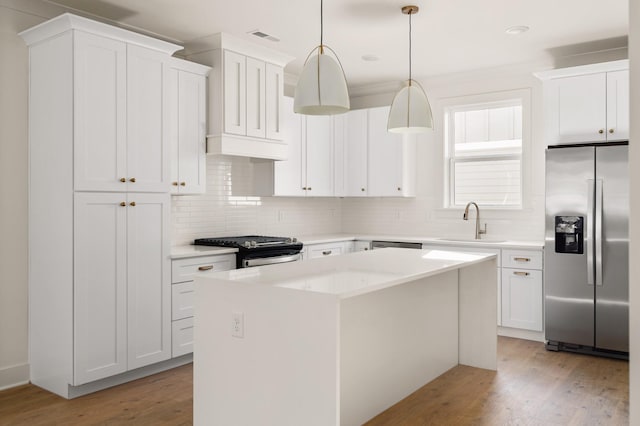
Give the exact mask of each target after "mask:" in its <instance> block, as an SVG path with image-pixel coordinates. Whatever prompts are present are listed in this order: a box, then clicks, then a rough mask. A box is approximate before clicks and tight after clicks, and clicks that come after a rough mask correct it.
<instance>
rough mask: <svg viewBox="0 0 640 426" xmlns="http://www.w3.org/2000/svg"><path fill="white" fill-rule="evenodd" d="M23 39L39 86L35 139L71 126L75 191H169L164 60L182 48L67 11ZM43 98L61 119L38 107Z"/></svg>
mask: <svg viewBox="0 0 640 426" xmlns="http://www.w3.org/2000/svg"><path fill="white" fill-rule="evenodd" d="M53 22H55V23H56V24H55V25H54V24H53ZM22 36H23V38H24V39H25V41H26V42H27V44H29V46H30V73H31V84H32V85H36V86H37V87H35V86H34V87H32V89H35V90H32V91H35V92H36V93H35V94H34V96H32V99H31V113H30V114H31V115H30V119H32V120H34V123H30V125H31V128H32V129H33V130H32V136H33V137H35V138H38V137H40V136H41V135H40V134H39V133H38V132H48V133H49V134H53V128H54V126H57V128H56V131H61V130H62V129H70V130H71V132H69V134H67V135H66V137H68V138H70V140H72V141H73V146H72V149H73V159H74V162H73V171H74V189H75V190H77V191H135V192H168V190H169V144H168V140H167V137H166V134H165V133H164V130H163V120H164V114H165V111H164V110H165V108H166V105H165V104H164V103H163V86H164V79H165V77H166V76H165V69H164V62H165V59H167V58H169V57H170V55H171V53H173V52H174V51H176V50H178V49H179V48H180V46H177V45H174V44H171V43H165V42H161V41H159V40H155V39H151V38H149V37H146V36H142V35H139V34H135V33H132V32H130V31H125V30H122V29H119V28H115V27H111V26H108V25H105V24H101V23H97V22H94V21H90V20H88V19H84V18H80V17H77V16H74V15H70V14H64V15H61V16H59V17H57V18H55V19H54V20H51V21H48V22H47V23H44V24H42V25H40V26H37V27H34V28H32V29H30V30H28V31H26V32H23V33H22ZM54 73H55V74H54ZM48 96H50V97H52V98H53V99H57V100H58V102H57V103H56V104H55V106H54V107H55V108H57V109H58V110H59V111H58V112H59V113H60V114H62V113H64V119H65V121H64V122H60V121H56V122H54V121H53V119H52V118H51V117H53V115H52V114H51V112H50V111H49V114H45V111H41V110H40V108H50V107H51V106H50V104H49V103H48V102H46V100H45V99H44V98H46V97H48ZM40 113H42V114H40ZM36 128H37V129H36ZM33 132H35V133H33ZM52 143H53V141H52Z"/></svg>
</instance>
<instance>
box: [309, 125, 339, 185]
mask: <svg viewBox="0 0 640 426" xmlns="http://www.w3.org/2000/svg"><path fill="white" fill-rule="evenodd" d="M303 129H304V132H303V135H304V145H303V150H304V157H303V158H304V159H305V167H304V173H303V176H305V180H304V181H305V185H304V187H303V188H305V190H306V193H307V195H309V196H316V197H318V196H321V197H322V196H333V195H334V167H335V163H336V162H335V161H334V157H333V156H334V144H333V120H332V117H331V116H329V115H307V116H304V118H303Z"/></svg>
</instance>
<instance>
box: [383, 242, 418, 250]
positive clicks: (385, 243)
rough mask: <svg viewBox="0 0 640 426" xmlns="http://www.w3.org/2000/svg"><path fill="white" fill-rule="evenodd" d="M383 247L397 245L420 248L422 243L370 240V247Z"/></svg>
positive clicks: (399, 246)
mask: <svg viewBox="0 0 640 426" xmlns="http://www.w3.org/2000/svg"><path fill="white" fill-rule="evenodd" d="M385 247H398V248H410V249H418V250H422V243H408V242H404V241H371V249H372V250H375V249H381V248H385Z"/></svg>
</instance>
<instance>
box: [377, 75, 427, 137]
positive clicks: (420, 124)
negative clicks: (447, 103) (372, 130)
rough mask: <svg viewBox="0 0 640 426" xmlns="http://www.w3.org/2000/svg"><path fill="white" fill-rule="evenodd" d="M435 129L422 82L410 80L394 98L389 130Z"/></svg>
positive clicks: (422, 130)
mask: <svg viewBox="0 0 640 426" xmlns="http://www.w3.org/2000/svg"><path fill="white" fill-rule="evenodd" d="M429 129H433V115H432V114H431V106H430V105H429V100H428V99H427V94H426V93H424V90H422V87H421V86H420V84H418V82H417V81H415V80H409V81H407V82H406V85H405V86H404V87H403V88H402V89H400V91H399V92H398V93H396V96H395V97H394V98H393V103H392V104H391V110H390V111H389V121H388V122H387V130H388V131H390V132H393V133H422V132H426V131H427V130H429Z"/></svg>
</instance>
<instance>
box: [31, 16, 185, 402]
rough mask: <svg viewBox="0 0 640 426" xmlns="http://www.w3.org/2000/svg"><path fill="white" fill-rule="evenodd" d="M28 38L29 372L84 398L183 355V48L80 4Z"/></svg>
mask: <svg viewBox="0 0 640 426" xmlns="http://www.w3.org/2000/svg"><path fill="white" fill-rule="evenodd" d="M20 35H21V36H22V37H23V39H24V40H25V42H26V43H27V45H28V46H29V328H30V330H29V347H30V367H31V381H32V382H33V383H34V384H36V385H38V386H40V387H43V388H45V389H48V390H50V391H52V392H55V393H57V394H59V395H61V396H63V397H65V398H72V397H75V396H78V395H82V394H84V393H88V392H91V391H93V390H97V389H99V388H102V387H107V386H110V385H113V384H117V383H120V382H123V381H126V380H131V379H132V378H135V377H139V376H142V375H144V374H149V372H146V373H145V371H144V368H143V369H141V368H140V367H146V368H147V369H150V368H153V369H155V371H157V370H159V369H162V367H159V365H160V364H157V363H159V362H164V363H165V364H167V363H170V362H171V361H167V360H169V359H170V358H171V281H170V263H169V248H170V241H169V234H170V232H169V214H170V195H169V190H170V186H171V185H170V163H169V152H170V151H169V148H170V140H169V139H170V138H171V135H170V132H169V131H168V129H170V126H169V125H168V123H170V122H171V121H172V120H175V111H172V110H171V109H170V108H168V107H167V102H166V99H167V97H166V96H165V94H166V92H167V85H168V84H169V83H168V80H167V77H166V76H167V75H168V71H167V70H168V69H169V60H170V59H171V60H173V58H171V55H172V54H173V53H174V52H175V51H176V50H178V49H180V48H181V47H180V46H178V45H175V44H171V43H167V42H164V41H159V40H156V39H153V38H150V37H147V36H143V35H140V34H137V33H133V32H131V31H127V30H123V29H120V28H116V27H112V26H109V25H106V24H102V23H98V22H95V21H92V20H89V19H85V18H81V17H78V16H74V15H71V14H63V15H60V16H58V17H56V18H54V19H52V20H50V21H47V22H45V23H43V24H41V25H38V26H36V27H34V28H31V29H29V30H26V31H24V32H22V33H21V34H20ZM173 362H177V361H175V360H174V361H173ZM152 364H155V366H154V365H152ZM168 367H169V365H165V366H164V368H168ZM121 373H124V374H121Z"/></svg>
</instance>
